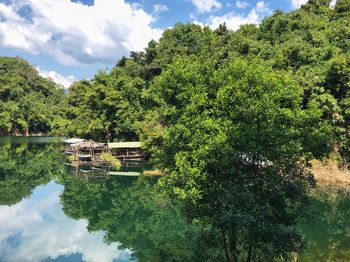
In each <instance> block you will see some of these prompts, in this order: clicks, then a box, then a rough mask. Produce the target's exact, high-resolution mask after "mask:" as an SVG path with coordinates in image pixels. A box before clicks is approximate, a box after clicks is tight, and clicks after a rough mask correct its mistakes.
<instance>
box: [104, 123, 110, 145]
mask: <svg viewBox="0 0 350 262" xmlns="http://www.w3.org/2000/svg"><path fill="white" fill-rule="evenodd" d="M105 135H106V141H107V143H109V142H111V133H110V132H109V130H108V128H107V127H106V128H105Z"/></svg>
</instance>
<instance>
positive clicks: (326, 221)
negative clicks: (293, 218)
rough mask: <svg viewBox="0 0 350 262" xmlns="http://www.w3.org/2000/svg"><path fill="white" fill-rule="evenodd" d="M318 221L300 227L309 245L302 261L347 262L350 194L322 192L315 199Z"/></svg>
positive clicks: (314, 215) (349, 250)
mask: <svg viewBox="0 0 350 262" xmlns="http://www.w3.org/2000/svg"><path fill="white" fill-rule="evenodd" d="M310 212H311V213H312V215H313V217H314V218H315V219H314V220H313V221H312V222H311V223H308V224H304V225H302V226H301V227H300V229H301V231H302V233H304V234H305V236H306V240H307V242H308V249H307V251H306V252H305V254H303V255H302V256H301V261H310V262H311V261H348V260H349V258H350V193H349V192H347V191H343V190H339V191H323V192H318V193H317V194H315V195H314V197H313V199H312V203H311V210H310Z"/></svg>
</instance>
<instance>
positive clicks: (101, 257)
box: [0, 183, 130, 262]
mask: <svg viewBox="0 0 350 262" xmlns="http://www.w3.org/2000/svg"><path fill="white" fill-rule="evenodd" d="M62 188H63V187H62V186H58V185H57V184H55V183H50V184H48V185H46V186H43V187H39V188H38V189H36V190H35V192H34V194H33V195H32V196H31V197H30V198H29V199H25V200H23V201H21V202H19V203H17V204H15V205H13V206H10V207H8V206H0V223H1V228H0V252H1V259H3V260H4V261H8V262H15V261H23V262H27V261H43V260H45V259H46V258H48V257H50V258H52V259H55V258H57V257H59V256H69V255H72V254H75V253H80V254H82V256H83V260H84V261H91V262H95V261H96V262H97V261H98V262H100V261H101V262H109V261H113V260H114V259H125V260H126V259H128V258H129V256H130V252H129V251H128V250H124V251H123V250H118V243H112V244H111V245H106V244H105V243H104V242H103V232H96V233H94V234H91V233H89V232H88V231H87V229H86V227H87V221H86V220H79V221H76V220H73V219H70V218H68V217H67V216H66V215H65V214H64V213H63V211H62V206H61V205H60V200H59V196H58V195H59V192H60V191H61V190H62ZM18 233H20V245H18V246H11V245H9V244H8V243H7V242H6V239H8V238H9V237H11V236H14V235H16V234H18Z"/></svg>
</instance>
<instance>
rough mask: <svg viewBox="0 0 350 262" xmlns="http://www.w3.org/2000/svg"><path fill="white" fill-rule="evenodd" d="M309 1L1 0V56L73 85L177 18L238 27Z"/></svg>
mask: <svg viewBox="0 0 350 262" xmlns="http://www.w3.org/2000/svg"><path fill="white" fill-rule="evenodd" d="M306 1H307V0H264V1H256V0H242V1H236V0H177V1H174V0H172V1H171V0H157V1H151V0H129V1H124V0H0V55H1V56H21V57H23V58H25V59H27V60H28V61H29V62H30V63H31V64H33V65H34V66H35V67H37V68H38V70H39V72H40V73H41V75H43V76H48V77H51V78H52V79H53V80H55V81H56V82H59V83H61V84H63V85H64V86H68V85H69V84H70V83H71V82H72V81H74V80H79V79H82V78H92V77H93V76H94V74H96V72H97V71H98V70H101V69H102V70H108V69H110V68H112V67H113V65H114V64H115V63H116V62H117V61H118V59H120V58H121V57H122V56H128V54H129V53H130V51H133V50H136V51H141V50H143V48H144V47H145V46H146V45H147V43H148V42H149V40H151V39H159V37H160V36H161V33H162V31H163V30H164V29H166V28H169V27H172V26H173V25H174V24H175V23H176V22H193V23H198V24H201V25H208V26H210V27H211V28H216V27H217V26H218V25H219V24H221V23H223V22H225V23H226V24H227V25H228V27H229V28H230V29H232V30H236V29H237V28H239V26H240V25H241V24H244V23H255V24H259V22H260V21H261V20H262V19H263V18H264V17H265V16H267V15H270V14H272V12H273V10H276V9H280V10H283V11H290V10H293V9H296V8H298V7H300V5H301V4H303V3H305V2H306Z"/></svg>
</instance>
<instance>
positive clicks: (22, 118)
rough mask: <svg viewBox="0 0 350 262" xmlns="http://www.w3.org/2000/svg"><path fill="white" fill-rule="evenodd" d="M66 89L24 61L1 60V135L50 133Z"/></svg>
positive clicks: (4, 58) (2, 58)
mask: <svg viewBox="0 0 350 262" xmlns="http://www.w3.org/2000/svg"><path fill="white" fill-rule="evenodd" d="M63 95H64V93H63V89H62V88H60V87H58V86H57V85H56V84H55V83H54V82H53V81H51V80H49V79H46V78H43V77H41V76H39V74H38V72H37V70H35V69H34V67H32V66H31V65H30V64H28V62H26V61H25V60H23V59H21V58H10V57H1V58H0V134H1V135H7V134H11V135H16V134H35V133H48V132H49V131H50V130H51V124H52V121H53V119H54V118H55V117H56V116H57V115H58V114H59V111H60V108H61V104H62V102H63V101H64V99H63Z"/></svg>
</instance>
